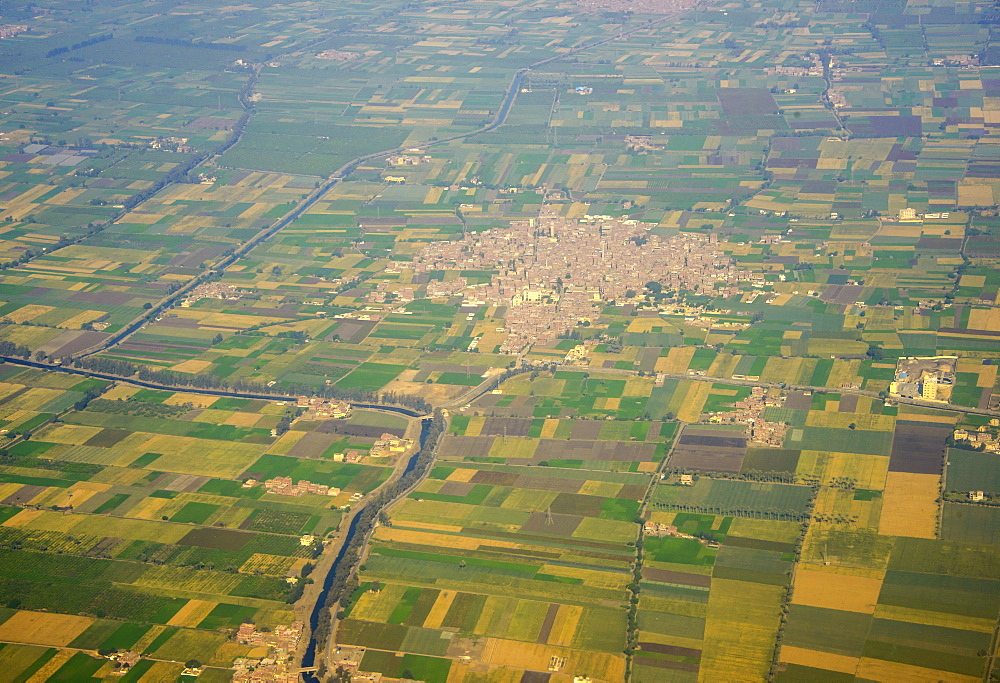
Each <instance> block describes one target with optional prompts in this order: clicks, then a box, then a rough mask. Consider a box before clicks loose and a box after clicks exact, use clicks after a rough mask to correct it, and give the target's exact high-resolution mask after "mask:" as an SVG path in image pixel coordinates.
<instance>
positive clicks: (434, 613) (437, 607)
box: [423, 590, 458, 628]
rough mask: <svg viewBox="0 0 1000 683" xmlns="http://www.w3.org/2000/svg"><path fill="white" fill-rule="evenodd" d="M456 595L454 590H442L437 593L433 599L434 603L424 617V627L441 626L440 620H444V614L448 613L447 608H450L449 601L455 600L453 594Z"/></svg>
mask: <svg viewBox="0 0 1000 683" xmlns="http://www.w3.org/2000/svg"><path fill="white" fill-rule="evenodd" d="M456 595H458V593H456V592H455V591H448V590H443V591H441V592H440V593H438V596H437V599H436V600H435V601H434V605H433V606H432V607H431V611H430V612H429V613H428V614H427V618H426V619H424V624H423V627H424V628H441V622H442V621H444V618H445V616H447V614H448V610H449V609H451V603H453V602H454V601H455V596H456Z"/></svg>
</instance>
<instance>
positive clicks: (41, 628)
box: [0, 610, 94, 647]
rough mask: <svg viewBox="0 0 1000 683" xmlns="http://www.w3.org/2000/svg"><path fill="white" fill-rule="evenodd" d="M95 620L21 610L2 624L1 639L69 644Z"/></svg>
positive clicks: (58, 644)
mask: <svg viewBox="0 0 1000 683" xmlns="http://www.w3.org/2000/svg"><path fill="white" fill-rule="evenodd" d="M93 623H94V620H93V619H91V618H90V617H78V616H75V615H73V614H55V613H52V612H29V611H27V610H20V611H18V612H15V613H14V616H12V617H11V618H10V619H8V620H7V621H5V622H4V623H3V624H0V640H6V641H10V642H14V643H35V644H37V645H53V646H56V647H58V646H61V645H69V644H70V643H71V642H72V641H73V640H74V639H75V638H76V637H77V636H78V635H80V634H81V633H83V632H84V631H85V630H87V627H89V626H90V625H91V624H93Z"/></svg>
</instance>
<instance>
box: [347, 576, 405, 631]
mask: <svg viewBox="0 0 1000 683" xmlns="http://www.w3.org/2000/svg"><path fill="white" fill-rule="evenodd" d="M405 591H406V586H401V585H399V584H395V583H390V584H385V585H383V586H382V590H380V591H379V592H378V593H372V592H370V591H367V592H365V593H362V594H361V597H359V598H358V604H357V605H355V606H354V609H353V610H352V611H351V616H352V617H353V618H354V619H364V620H366V621H378V622H384V621H386V620H387V619H388V618H389V617H390V616H391V615H392V611H393V610H394V609H395V608H396V603H398V602H399V599H400V598H401V597H403V593H404V592H405Z"/></svg>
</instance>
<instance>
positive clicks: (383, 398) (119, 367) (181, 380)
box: [0, 342, 509, 413]
mask: <svg viewBox="0 0 1000 683" xmlns="http://www.w3.org/2000/svg"><path fill="white" fill-rule="evenodd" d="M3 344H10V342H0V355H5V354H3V350H2V345H3ZM9 355H14V354H9ZM73 365H74V366H75V367H77V368H80V369H82V370H92V371H94V372H100V373H103V374H108V375H115V376H117V377H124V378H133V377H135V378H138V379H139V380H141V381H143V382H149V383H150V384H159V385H161V386H163V387H164V388H165V389H167V390H170V389H172V388H181V387H195V388H198V389H216V390H220V391H232V392H234V393H243V394H259V395H264V396H267V395H271V396H287V395H289V394H292V395H307V396H309V395H311V396H319V397H320V398H327V399H330V398H332V399H338V400H342V401H348V402H351V403H373V404H389V405H397V406H402V407H405V408H410V409H411V410H414V411H416V412H418V413H429V412H430V411H431V408H432V406H431V405H430V404H429V403H428V402H427V401H425V400H424V399H422V398H420V397H419V396H410V395H408V394H397V393H393V392H377V391H366V390H364V389H341V388H339V387H335V386H322V387H318V388H317V387H313V386H310V385H305V384H285V385H282V386H281V387H269V386H267V385H265V384H261V383H259V382H250V381H246V380H237V381H235V382H227V381H226V380H225V379H223V378H221V377H218V376H216V375H213V374H210V373H200V374H196V375H189V374H187V373H180V372H173V371H171V370H155V369H153V368H150V367H147V366H143V365H137V364H135V363H131V362H129V361H124V360H116V359H114V358H102V357H95V356H88V357H85V358H78V359H76V360H74V361H73ZM507 376H509V375H507ZM507 376H503V377H504V379H506V377H507ZM498 384H499V382H498Z"/></svg>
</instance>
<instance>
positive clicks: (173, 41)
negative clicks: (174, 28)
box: [135, 36, 247, 52]
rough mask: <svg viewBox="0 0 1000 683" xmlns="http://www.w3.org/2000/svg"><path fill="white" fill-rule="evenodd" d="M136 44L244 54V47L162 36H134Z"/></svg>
mask: <svg viewBox="0 0 1000 683" xmlns="http://www.w3.org/2000/svg"><path fill="white" fill-rule="evenodd" d="M135 40H136V42H138V43H159V44H160V45H173V46H175V47H202V48H205V49H206V50H226V51H228V52H246V49H247V48H246V46H245V45H231V44H228V43H196V42H194V41H193V40H183V39H182V38H164V37H162V36H136V37H135Z"/></svg>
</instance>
